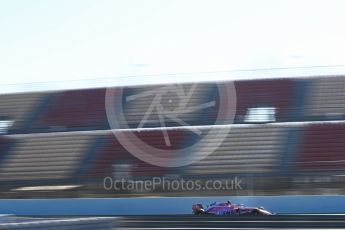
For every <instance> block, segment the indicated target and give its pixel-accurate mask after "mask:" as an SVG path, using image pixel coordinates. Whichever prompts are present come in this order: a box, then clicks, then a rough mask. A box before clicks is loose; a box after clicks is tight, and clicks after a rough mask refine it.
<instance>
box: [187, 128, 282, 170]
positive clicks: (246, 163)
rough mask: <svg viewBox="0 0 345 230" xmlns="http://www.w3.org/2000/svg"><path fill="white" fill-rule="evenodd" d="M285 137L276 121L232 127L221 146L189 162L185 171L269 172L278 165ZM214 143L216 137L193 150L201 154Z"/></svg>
mask: <svg viewBox="0 0 345 230" xmlns="http://www.w3.org/2000/svg"><path fill="white" fill-rule="evenodd" d="M285 137H286V127H281V126H277V125H253V126H235V127H232V128H231V130H230V132H229V134H228V135H227V137H226V138H225V139H224V141H223V143H222V144H221V146H220V147H219V148H217V149H216V150H215V151H214V152H213V153H212V154H210V155H209V156H207V157H206V158H204V159H203V160H201V161H199V162H197V163H194V164H192V165H190V166H189V167H188V168H187V170H186V174H192V175H209V174H229V173H265V172H271V171H272V170H273V169H274V168H275V166H277V165H278V162H277V161H278V159H279V157H280V156H281V154H282V150H283V146H284V145H283V141H284V138H285ZM215 143H217V140H210V141H209V143H208V147H207V148H203V149H202V150H199V151H198V150H197V151H195V152H194V154H203V151H206V150H207V149H208V148H210V147H211V148H212V145H213V144H215Z"/></svg>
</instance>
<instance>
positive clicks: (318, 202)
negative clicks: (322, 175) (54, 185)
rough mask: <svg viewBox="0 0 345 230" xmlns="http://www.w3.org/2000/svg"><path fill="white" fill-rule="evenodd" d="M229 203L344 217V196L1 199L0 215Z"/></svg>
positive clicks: (143, 211) (152, 210) (162, 210)
mask: <svg viewBox="0 0 345 230" xmlns="http://www.w3.org/2000/svg"><path fill="white" fill-rule="evenodd" d="M226 200H231V201H232V202H234V203H239V204H244V205H246V206H252V207H257V206H263V207H265V208H266V209H268V210H270V211H272V212H275V213H277V214H316V213H317V214H320V213H324V214H331V213H332V214H334V213H345V196H337V195H327V196H326V195H325V196H307V195H305V196H236V197H149V198H148V197H146V198H95V199H93V198H89V199H87V198H76V199H1V200H0V213H11V214H15V215H22V216H59V215H61V216H72V215H74V216H76V215H77V216H84V215H85V216H100V215H102V216H112V215H119V216H121V215H169V214H190V213H191V206H192V204H194V203H202V204H210V203H213V202H215V201H226Z"/></svg>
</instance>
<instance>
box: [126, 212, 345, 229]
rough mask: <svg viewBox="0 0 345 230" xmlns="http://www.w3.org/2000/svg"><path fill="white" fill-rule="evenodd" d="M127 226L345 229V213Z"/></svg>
mask: <svg viewBox="0 0 345 230" xmlns="http://www.w3.org/2000/svg"><path fill="white" fill-rule="evenodd" d="M120 219H121V224H120V226H121V227H122V228H124V229H253V230H254V229H345V215H276V216H258V217H254V216H246V217H244V216H243V217H229V216H228V217H219V216H193V215H173V216H126V217H121V218H120Z"/></svg>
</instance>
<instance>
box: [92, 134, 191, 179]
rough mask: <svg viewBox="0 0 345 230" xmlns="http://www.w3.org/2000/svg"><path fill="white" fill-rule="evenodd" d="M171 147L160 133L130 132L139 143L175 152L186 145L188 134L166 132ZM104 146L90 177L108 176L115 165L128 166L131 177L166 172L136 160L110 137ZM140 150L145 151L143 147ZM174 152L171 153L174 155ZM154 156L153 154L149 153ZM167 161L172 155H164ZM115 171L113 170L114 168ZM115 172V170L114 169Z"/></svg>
mask: <svg viewBox="0 0 345 230" xmlns="http://www.w3.org/2000/svg"><path fill="white" fill-rule="evenodd" d="M168 132H169V133H168V135H169V137H170V141H171V143H170V144H171V145H170V146H167V145H166V143H165V141H164V136H163V134H162V132H161V131H158V130H153V131H152V130H151V131H142V132H132V133H133V134H135V135H136V137H137V138H139V139H140V140H141V141H143V142H145V143H146V144H147V145H148V146H151V147H154V148H158V149H162V150H176V149H179V148H181V147H182V146H184V145H185V144H186V138H187V134H188V133H189V132H186V131H183V130H170V131H168ZM105 138H106V140H105V141H106V145H105V147H104V148H102V149H100V150H99V151H98V152H97V153H96V159H95V160H94V161H93V162H92V166H91V170H90V175H91V176H94V177H102V176H110V175H111V173H112V170H113V168H112V167H116V165H117V164H128V165H130V168H129V169H126V170H129V174H130V175H131V176H134V177H136V176H163V175H164V174H166V173H167V172H168V168H166V167H159V166H155V165H152V164H149V163H147V162H144V161H142V160H139V159H137V158H136V157H134V156H133V155H132V154H131V153H129V152H128V150H127V149H125V148H124V147H123V146H122V145H121V144H120V142H119V141H118V140H117V139H116V138H115V137H114V136H113V135H112V134H109V135H107V136H106V137H105ZM140 148H141V149H143V150H145V149H147V148H146V147H145V146H144V145H142V146H141V147H140ZM174 153H176V152H172V154H174ZM150 154H152V155H153V156H154V154H157V153H154V152H150ZM163 157H164V158H166V159H167V160H169V159H171V157H174V156H173V155H170V156H167V155H164V156H163ZM114 169H115V168H114ZM115 170H116V169H115Z"/></svg>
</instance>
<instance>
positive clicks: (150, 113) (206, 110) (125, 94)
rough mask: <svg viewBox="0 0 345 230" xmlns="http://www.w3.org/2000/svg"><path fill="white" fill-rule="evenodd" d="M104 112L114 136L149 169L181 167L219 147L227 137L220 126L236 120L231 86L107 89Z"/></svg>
mask: <svg viewBox="0 0 345 230" xmlns="http://www.w3.org/2000/svg"><path fill="white" fill-rule="evenodd" d="M105 106H106V108H105V109H106V114H107V119H108V122H109V125H110V127H111V129H112V132H113V134H114V135H115V137H116V139H117V140H118V141H119V143H121V145H122V146H123V147H124V148H125V149H126V150H127V151H128V152H129V153H131V154H132V155H133V156H135V157H136V158H138V159H140V160H142V161H144V162H147V163H149V164H152V165H156V166H160V167H181V166H186V165H189V164H192V163H195V162H197V161H200V160H202V159H204V158H205V157H207V156H208V155H210V154H211V153H212V152H214V151H215V150H216V149H217V148H218V147H219V146H220V145H221V144H222V142H223V140H224V139H225V138H226V136H227V135H228V133H229V131H230V126H222V125H225V124H232V123H233V120H234V117H235V114H236V90H235V86H234V83H233V82H226V83H195V84H170V85H163V86H150V87H148V86H142V87H140V88H108V89H107V90H106V96H105ZM143 137H144V138H143ZM158 139H159V140H160V141H157V140H158ZM158 142H159V143H158Z"/></svg>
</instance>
